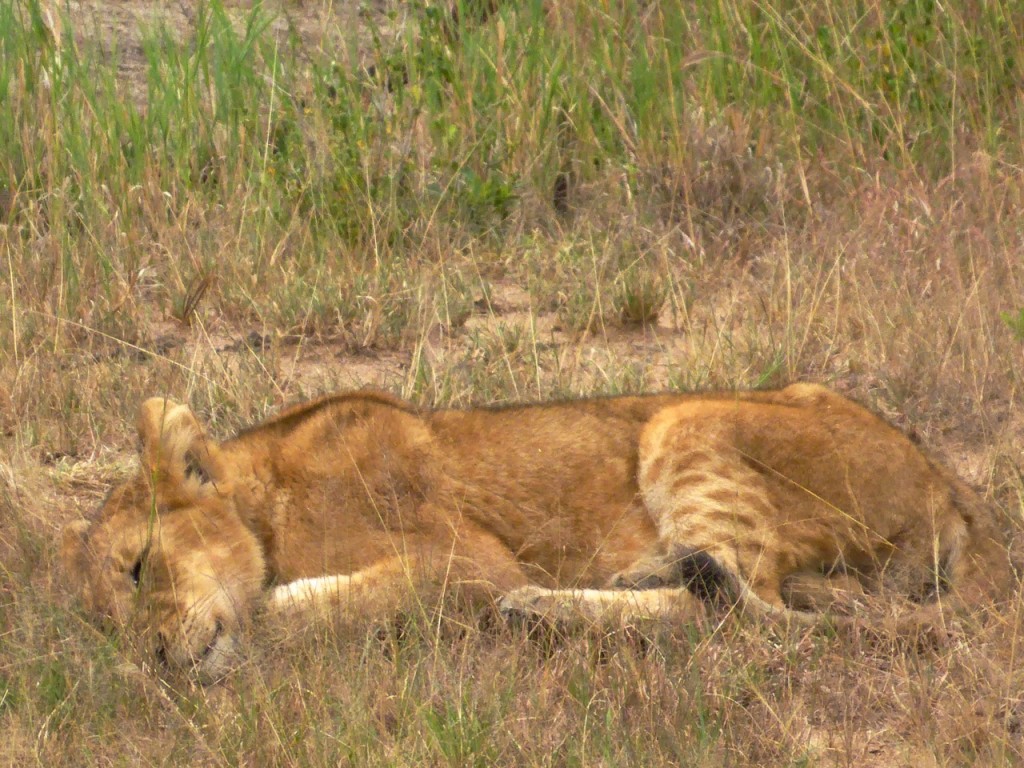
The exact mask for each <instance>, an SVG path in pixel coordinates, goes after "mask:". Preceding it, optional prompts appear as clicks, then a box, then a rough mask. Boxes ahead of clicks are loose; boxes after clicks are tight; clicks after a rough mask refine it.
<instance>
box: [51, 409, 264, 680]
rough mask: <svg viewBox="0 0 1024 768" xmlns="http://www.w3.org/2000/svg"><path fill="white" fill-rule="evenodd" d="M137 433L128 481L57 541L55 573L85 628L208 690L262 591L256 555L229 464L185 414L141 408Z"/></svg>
mask: <svg viewBox="0 0 1024 768" xmlns="http://www.w3.org/2000/svg"><path fill="white" fill-rule="evenodd" d="M138 429H139V437H140V438H141V442H142V447H141V466H140V468H139V472H138V474H137V475H136V476H135V477H133V478H132V479H130V480H128V481H127V482H125V483H123V484H121V485H119V486H117V487H115V488H114V489H113V490H112V491H111V492H110V494H109V495H108V496H107V499H106V500H105V501H104V502H103V505H102V507H101V508H100V510H99V512H98V514H97V515H96V516H95V518H94V519H93V520H92V521H85V520H80V521H76V522H74V523H71V524H70V525H69V526H68V527H67V529H65V531H64V541H63V545H62V548H61V556H62V560H63V562H64V566H65V570H66V573H67V576H68V578H69V581H70V582H71V584H72V586H73V588H74V589H75V590H76V591H78V592H79V594H80V595H81V598H82V600H83V603H84V605H85V608H86V610H88V611H89V612H90V613H92V614H93V615H94V616H96V617H97V618H100V619H103V620H104V621H105V623H107V624H108V625H113V626H114V627H116V628H118V629H129V630H131V631H135V632H138V633H139V634H140V635H141V636H142V637H143V638H144V639H145V641H146V645H147V646H148V647H149V648H150V649H151V651H152V652H153V654H154V656H155V657H156V658H158V659H160V660H161V661H164V662H166V663H168V664H170V665H172V666H176V667H184V668H191V667H195V668H196V669H197V670H198V671H199V673H200V675H201V677H203V678H204V679H215V678H217V677H220V676H221V675H223V673H224V672H225V671H226V670H227V669H228V667H229V666H230V665H231V663H232V657H233V655H234V649H235V645H236V641H237V632H238V629H239V627H240V625H241V623H242V620H243V618H244V616H245V614H246V613H247V610H248V607H249V605H250V604H251V603H252V601H253V599H254V597H255V596H256V595H257V594H258V593H259V591H260V589H261V587H262V584H263V579H264V574H265V570H266V567H265V563H264V559H263V554H262V551H261V549H260V546H259V543H258V541H257V540H256V537H255V535H254V534H253V533H252V532H251V531H250V530H249V529H248V528H246V527H245V525H243V523H242V521H241V519H240V518H239V517H238V514H237V513H236V511H235V508H234V505H233V502H232V500H231V482H232V478H231V477H230V474H231V473H230V468H229V464H228V462H227V461H226V460H225V458H224V457H223V456H222V453H221V450H220V447H219V446H218V445H217V444H216V443H215V442H213V441H211V440H209V439H207V438H206V436H205V434H204V432H203V429H202V428H201V427H200V425H199V422H198V421H197V420H196V417H195V416H194V415H193V413H192V412H191V411H190V410H189V409H188V407H187V406H183V405H178V404H176V403H174V402H172V401H170V400H165V399H163V398H152V399H150V400H147V401H146V402H145V403H143V405H142V408H141V409H140V411H139V417H138Z"/></svg>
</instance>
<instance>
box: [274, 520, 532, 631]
mask: <svg viewBox="0 0 1024 768" xmlns="http://www.w3.org/2000/svg"><path fill="white" fill-rule="evenodd" d="M381 535H382V536H390V538H389V541H390V539H391V538H393V539H394V541H393V542H392V546H391V549H393V550H394V552H395V554H394V555H393V556H390V557H387V558H384V559H382V560H380V561H379V562H377V563H374V564H373V565H371V566H369V567H366V568H362V569H360V570H358V571H354V572H353V573H347V574H325V575H323V576H314V577H308V578H300V579H297V580H294V581H291V582H289V583H287V584H282V585H280V586H277V587H275V588H274V589H272V590H271V591H270V593H269V595H268V597H267V600H266V606H267V609H268V610H270V611H271V612H273V613H282V614H296V613H320V612H328V613H336V614H337V615H341V616H351V617H363V618H387V617H390V616H393V615H395V614H397V613H398V612H400V611H401V610H403V609H404V608H408V607H412V606H413V605H416V604H420V605H424V604H430V605H433V604H435V603H436V602H437V601H438V600H439V599H441V598H443V597H444V596H446V595H449V594H453V593H457V594H458V595H459V596H460V597H461V598H462V599H466V600H468V601H469V602H471V603H474V604H492V605H493V604H494V603H495V601H496V600H497V599H498V597H499V596H500V595H503V594H505V593H507V592H509V591H511V590H514V589H516V588H518V587H522V586H525V585H526V584H528V579H527V578H526V575H525V574H524V573H523V571H522V568H521V567H520V565H519V563H518V562H516V560H515V558H514V556H513V555H512V553H511V552H510V551H509V550H508V549H507V548H506V547H505V546H504V545H503V544H502V543H501V542H500V541H498V540H497V539H496V538H495V537H494V536H492V535H491V534H489V533H487V532H485V531H481V530H479V529H475V528H472V527H468V526H464V527H462V528H461V529H458V530H450V529H449V530H446V531H445V533H444V534H443V535H436V536H430V535H425V536H416V535H409V534H406V535H389V534H381Z"/></svg>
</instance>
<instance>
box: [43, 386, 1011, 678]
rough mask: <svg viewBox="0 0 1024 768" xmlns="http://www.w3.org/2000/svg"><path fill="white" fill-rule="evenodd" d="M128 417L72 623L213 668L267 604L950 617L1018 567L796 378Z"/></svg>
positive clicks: (79, 567) (956, 499)
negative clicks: (534, 397) (739, 387)
mask: <svg viewBox="0 0 1024 768" xmlns="http://www.w3.org/2000/svg"><path fill="white" fill-rule="evenodd" d="M138 429H139V434H140V436H141V440H142V449H141V466H140V469H139V472H138V474H137V475H136V476H135V477H133V478H132V479H130V480H128V481H126V482H124V483H123V484H121V485H119V486H117V487H115V488H114V489H113V490H112V491H111V492H110V494H109V496H108V497H107V499H106V501H105V502H104V503H103V505H102V507H101V508H100V510H99V512H98V514H97V515H96V516H95V519H93V520H91V521H84V520H83V521H77V522H74V523H72V524H71V525H69V526H68V528H67V530H66V531H65V535H64V544H63V548H62V556H63V560H64V562H65V565H66V570H67V572H68V575H69V578H70V580H71V582H72V584H73V586H74V588H75V590H76V591H77V592H79V593H80V595H81V597H82V599H83V601H84V604H85V607H86V609H87V610H88V611H90V612H91V613H93V614H95V615H97V616H100V617H106V618H109V619H112V620H113V621H114V622H115V623H116V624H118V625H120V626H122V627H123V626H125V625H130V627H131V628H133V629H136V630H140V631H142V633H143V636H144V637H146V638H148V640H149V642H150V643H151V647H152V648H153V649H154V651H155V653H156V655H157V656H158V657H159V658H162V659H164V660H165V661H166V662H167V663H168V664H170V665H173V666H179V667H185V668H192V667H195V668H197V669H198V671H199V672H200V674H201V676H202V677H204V678H206V679H211V678H216V677H218V676H220V675H222V674H223V673H224V672H225V671H227V670H228V669H229V668H230V666H231V663H232V658H233V656H234V653H235V647H236V642H237V634H238V631H239V629H240V627H241V625H242V624H243V623H244V621H245V619H246V617H247V616H248V614H249V613H250V612H251V611H252V609H253V608H254V607H256V606H261V605H265V606H268V607H269V609H270V610H280V611H286V612H297V613H300V614H301V613H302V612H310V611H315V610H332V611H338V612H342V613H344V614H346V615H351V616H358V617H362V616H364V615H365V616H386V615H388V614H389V613H391V612H394V611H397V610H398V609H399V606H400V605H401V603H402V600H403V593H404V594H405V595H406V596H408V594H409V592H410V590H412V591H414V592H417V593H418V594H423V593H424V591H426V593H427V594H430V593H431V592H432V593H433V594H434V595H435V597H438V596H440V594H441V593H442V592H443V591H449V590H457V591H458V592H459V593H460V594H462V595H465V596H468V597H469V598H470V599H479V600H485V601H493V602H497V603H498V605H499V606H500V607H502V608H503V609H505V610H507V611H515V612H527V613H531V612H536V613H540V614H548V615H552V614H553V615H560V616H562V617H565V616H569V615H575V616H579V615H582V616H586V617H589V618H592V619H594V618H599V617H601V616H603V615H605V614H609V613H614V614H615V615H619V616H621V615H625V616H627V617H628V616H635V615H644V616H659V615H671V616H673V617H678V618H679V619H681V620H682V619H685V618H686V617H687V616H692V615H694V613H695V612H696V611H698V610H701V606H702V604H705V603H716V604H724V605H732V606H735V607H737V608H741V609H745V610H747V611H750V612H753V613H755V614H757V615H773V616H777V617H782V618H784V619H787V620H788V619H797V620H807V618H808V617H810V616H813V615H814V614H811V613H808V612H807V611H810V610H814V609H819V608H823V607H825V605H827V603H828V595H829V594H831V592H830V590H834V587H833V586H832V585H834V584H837V583H842V584H844V585H847V586H849V585H851V584H853V585H855V587H856V589H857V590H862V591H863V592H875V593H877V592H878V591H879V590H882V589H883V588H884V589H886V590H892V591H894V592H896V593H898V594H900V595H901V596H902V597H903V598H904V599H908V600H911V601H913V602H925V601H928V602H932V603H934V602H935V601H936V599H937V598H939V597H942V599H943V601H944V602H945V601H947V600H953V599H956V600H958V601H959V602H960V603H961V604H963V603H964V602H967V603H973V602H975V601H979V600H991V599H993V598H995V597H997V596H998V595H1000V594H1001V593H1002V592H1003V591H1004V590H1005V589H1006V588H1007V587H1008V584H1009V579H1010V570H1009V563H1008V556H1007V550H1006V546H1005V545H1004V543H1003V540H1002V536H1001V534H1000V532H999V530H998V526H997V525H996V522H995V519H994V516H993V513H992V512H991V511H990V509H989V508H988V507H987V506H986V505H985V504H984V503H982V501H981V500H980V499H979V497H978V496H977V495H976V494H975V493H974V492H973V491H971V490H970V489H969V488H968V487H967V486H965V485H964V484H963V483H961V482H960V481H959V480H957V479H956V477H955V476H954V475H953V474H952V473H951V472H949V471H948V470H946V469H943V468H942V467H939V466H936V465H935V464H933V463H932V462H931V461H930V460H929V459H928V458H926V457H925V456H924V455H923V454H922V453H921V452H920V451H919V450H918V449H917V448H916V447H915V446H914V445H913V444H912V443H911V441H910V440H909V439H907V438H906V437H905V436H904V435H903V434H901V433H900V432H899V431H897V430H896V429H894V428H892V427H890V426H888V425H887V424H885V423H884V422H883V421H882V420H880V419H879V418H877V417H876V416H873V415H872V414H871V413H869V412H868V411H867V410H865V409H864V408H862V407H861V406H859V405H856V404H855V403H853V402H851V401H850V400H848V399H846V398H844V397H842V396H840V395H838V394H836V393H834V392H832V391H830V390H828V389H825V388H824V387H821V386H817V385H812V384H794V385H792V386H789V387H786V388H785V389H781V390H778V391H764V392H739V393H736V392H727V393H720V394H661V395H648V396H639V397H610V398H597V399H588V400H576V401H566V402H551V403H541V404H534V405H517V406H512V407H501V408H473V409H469V410H439V411H427V410H419V409H417V408H414V407H413V406H411V405H409V404H407V403H404V402H402V401H400V400H397V399H395V398H393V397H390V396H388V395H384V394H379V393H374V392H366V391H361V392H351V393H343V394H336V395H331V396H328V397H324V398H321V399H319V400H315V401H313V402H310V403H306V404H304V405H299V406H296V407H293V408H290V409H288V410H285V411H284V412H282V413H281V414H279V415H278V416H276V417H274V418H271V419H269V420H267V421H265V422H264V423H262V424H259V425H257V426H255V427H252V428H251V429H248V430H245V431H243V432H242V433H240V434H239V435H237V436H236V437H234V438H231V439H230V440H226V441H224V442H217V441H215V440H213V439H212V438H210V437H209V436H207V435H206V433H205V432H204V430H203V427H202V426H201V425H200V423H199V421H198V420H197V419H196V417H195V415H194V414H193V413H192V411H191V410H190V409H189V408H188V407H187V406H184V405H179V404H177V403H175V402H173V401H170V400H165V399H162V398H153V399H150V400H147V401H146V402H145V403H143V405H142V408H141V409H140V412H139V417H138ZM921 610H924V609H921Z"/></svg>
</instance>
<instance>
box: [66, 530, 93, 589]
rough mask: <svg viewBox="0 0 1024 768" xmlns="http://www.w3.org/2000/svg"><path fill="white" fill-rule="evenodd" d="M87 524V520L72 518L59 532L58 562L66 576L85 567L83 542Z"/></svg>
mask: <svg viewBox="0 0 1024 768" xmlns="http://www.w3.org/2000/svg"><path fill="white" fill-rule="evenodd" d="M89 526H90V523H89V521H88V520H73V521H72V522H70V523H68V524H67V525H66V526H65V527H64V530H63V531H62V532H61V542H60V562H61V566H62V567H63V568H64V573H65V574H67V575H68V576H72V575H74V574H76V573H80V572H81V571H83V570H84V568H85V543H86V540H87V538H88V533H89Z"/></svg>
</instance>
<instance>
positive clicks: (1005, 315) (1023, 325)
mask: <svg viewBox="0 0 1024 768" xmlns="http://www.w3.org/2000/svg"><path fill="white" fill-rule="evenodd" d="M999 317H1001V318H1002V319H1003V322H1004V323H1006V327H1007V328H1009V329H1010V332H1011V333H1012V334H1013V336H1014V338H1015V339H1017V341H1024V308H1021V310H1020V311H1019V312H1017V313H1013V312H1001V313H1000V314H999Z"/></svg>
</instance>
